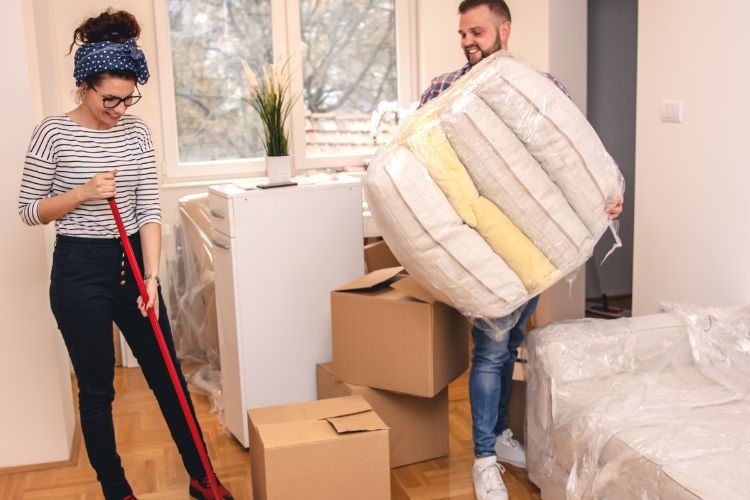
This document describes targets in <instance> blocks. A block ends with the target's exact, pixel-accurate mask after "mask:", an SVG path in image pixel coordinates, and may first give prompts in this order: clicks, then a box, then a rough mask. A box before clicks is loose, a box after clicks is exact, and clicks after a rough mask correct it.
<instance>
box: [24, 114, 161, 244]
mask: <svg viewBox="0 0 750 500" xmlns="http://www.w3.org/2000/svg"><path fill="white" fill-rule="evenodd" d="M113 169H117V176H116V177H115V183H116V184H115V185H116V190H117V194H116V195H115V200H116V201H117V205H118V207H119V209H120V215H121V216H122V220H123V223H124V224H125V229H126V231H127V233H128V234H133V233H135V232H136V231H138V230H139V229H140V228H141V227H143V225H144V224H146V223H148V222H156V223H161V209H160V206H159V185H158V178H157V173H156V162H155V157H154V147H153V144H152V142H151V132H150V131H149V129H148V126H147V125H146V124H145V122H144V121H143V120H141V119H140V118H138V117H135V116H132V115H124V116H123V117H122V118H121V119H120V121H119V122H118V123H117V125H115V126H114V127H112V128H111V129H108V130H93V129H88V128H85V127H82V126H80V125H78V124H77V123H75V122H74V121H73V120H71V119H70V118H69V117H68V116H67V115H59V116H51V117H49V118H46V119H44V120H43V121H42V122H41V123H39V125H37V126H36V128H35V129H34V133H33V135H32V136H31V142H30V144H29V149H28V152H27V153H26V163H25V166H24V170H23V178H22V180H21V192H20V195H19V197H18V213H19V215H20V216H21V219H22V220H23V221H24V222H25V223H26V224H29V225H34V224H43V222H42V220H41V219H40V218H39V203H40V202H41V201H42V200H43V199H45V198H47V197H49V196H55V195H59V194H62V193H65V192H67V191H70V190H71V189H73V188H75V187H76V186H80V185H82V184H85V183H86V182H87V181H88V180H89V179H91V178H92V177H93V176H94V175H96V174H98V173H102V172H109V171H111V170H113ZM55 227H56V228H57V233H58V234H64V235H68V236H81V237H88V238H113V237H116V236H117V235H118V233H117V226H116V225H115V221H114V219H113V217H112V212H111V211H110V208H109V204H108V203H107V201H106V200H98V201H87V202H84V203H82V204H81V205H79V206H78V207H76V208H75V209H73V210H71V211H70V212H69V213H68V214H66V215H65V216H63V217H62V218H60V219H58V220H57V221H56V223H55Z"/></svg>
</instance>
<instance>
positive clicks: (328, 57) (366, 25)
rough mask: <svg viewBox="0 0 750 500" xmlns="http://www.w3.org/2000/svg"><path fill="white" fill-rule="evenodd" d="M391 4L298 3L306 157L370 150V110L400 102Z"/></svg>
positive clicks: (378, 0) (372, 0)
mask: <svg viewBox="0 0 750 500" xmlns="http://www.w3.org/2000/svg"><path fill="white" fill-rule="evenodd" d="M394 3H395V2H394V0H353V1H352V0H347V1H344V0H301V1H300V24H301V30H300V31H301V45H302V61H303V63H302V65H303V79H304V105H305V143H306V152H307V154H308V155H312V156H314V155H321V154H326V153H350V154H351V153H365V154H366V153H369V152H371V151H372V149H373V142H374V141H373V136H375V139H377V138H378V134H373V132H374V130H372V129H373V128H375V127H376V126H377V125H378V123H377V122H379V121H381V120H376V121H375V123H372V121H373V120H372V119H373V112H377V111H378V105H379V104H381V107H382V106H383V103H389V102H395V101H397V98H398V95H397V87H398V86H397V80H396V66H397V64H396V63H397V61H396V23H395V5H394ZM380 139H381V140H380V141H379V142H382V139H383V137H382V136H380Z"/></svg>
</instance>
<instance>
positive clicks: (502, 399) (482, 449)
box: [469, 296, 539, 457]
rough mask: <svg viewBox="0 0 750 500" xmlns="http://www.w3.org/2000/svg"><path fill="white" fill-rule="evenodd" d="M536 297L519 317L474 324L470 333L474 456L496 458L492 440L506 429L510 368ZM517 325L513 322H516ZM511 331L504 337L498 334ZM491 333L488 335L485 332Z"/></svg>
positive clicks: (470, 390) (534, 306)
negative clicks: (472, 342)
mask: <svg viewBox="0 0 750 500" xmlns="http://www.w3.org/2000/svg"><path fill="white" fill-rule="evenodd" d="M537 302H539V297H538V296H537V297H534V298H533V299H531V300H530V301H529V302H528V303H527V304H526V305H525V306H522V308H521V310H520V314H517V313H514V314H511V315H510V316H506V317H503V318H497V319H493V320H476V321H475V322H474V327H473V328H472V330H471V335H472V337H473V338H474V350H473V351H472V353H471V374H470V376H469V400H470V402H471V418H472V437H473V438H474V455H476V456H477V457H488V456H490V455H494V454H495V436H497V435H498V434H501V433H502V432H503V431H504V430H505V429H506V428H507V427H508V399H509V398H510V388H511V384H512V382H513V365H514V364H515V362H516V357H517V356H518V346H520V345H521V342H523V338H524V334H525V331H526V322H527V321H528V319H529V316H531V314H532V313H533V312H534V310H535V309H536V305H537ZM516 317H517V318H518V320H517V321H514V320H515V318H516ZM508 328H510V330H509V332H508V334H507V335H500V336H499V337H500V339H499V340H493V338H491V335H493V334H494V335H493V336H494V337H495V338H497V337H498V333H499V332H502V331H504V330H507V329H508ZM488 331H489V332H490V335H488V333H487V332H488Z"/></svg>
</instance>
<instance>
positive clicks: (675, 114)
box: [659, 101, 682, 123]
mask: <svg viewBox="0 0 750 500" xmlns="http://www.w3.org/2000/svg"><path fill="white" fill-rule="evenodd" d="M659 114H660V116H661V121H663V122H671V123H682V102H681V101H662V102H661V106H659Z"/></svg>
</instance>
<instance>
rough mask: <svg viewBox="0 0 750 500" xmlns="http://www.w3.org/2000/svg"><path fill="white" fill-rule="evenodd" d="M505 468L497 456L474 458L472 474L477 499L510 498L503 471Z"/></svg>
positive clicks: (499, 499) (496, 499) (495, 499)
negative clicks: (498, 461)
mask: <svg viewBox="0 0 750 500" xmlns="http://www.w3.org/2000/svg"><path fill="white" fill-rule="evenodd" d="M503 472H505V468H504V467H503V466H502V465H500V464H499V463H497V457H494V456H490V457H482V458H476V459H474V468H473V470H472V476H473V478H474V492H475V493H476V496H477V500H508V490H507V489H505V483H503V476H502V473H503Z"/></svg>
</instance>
